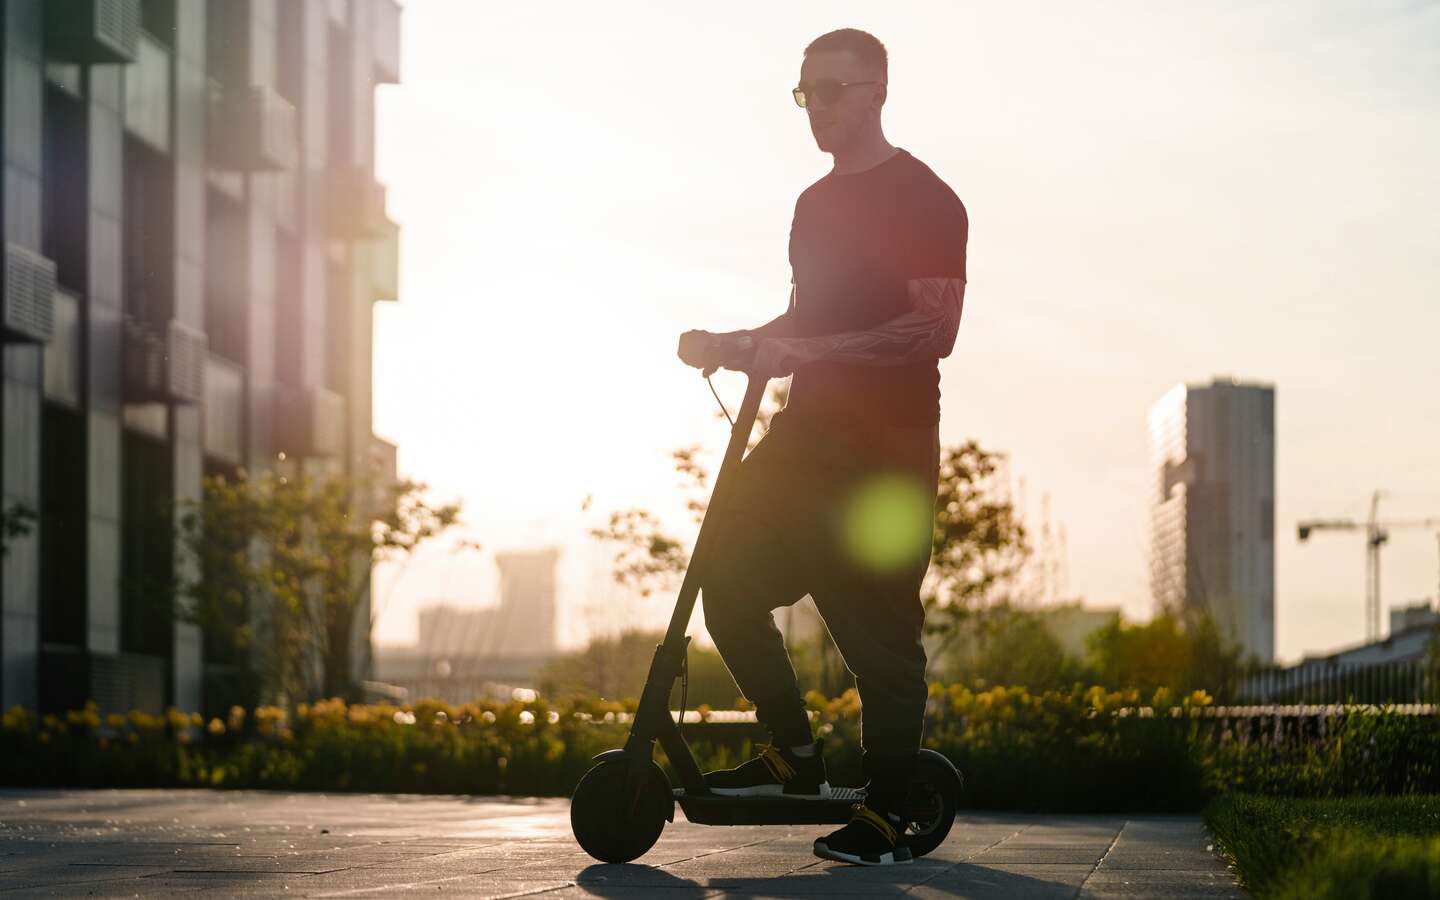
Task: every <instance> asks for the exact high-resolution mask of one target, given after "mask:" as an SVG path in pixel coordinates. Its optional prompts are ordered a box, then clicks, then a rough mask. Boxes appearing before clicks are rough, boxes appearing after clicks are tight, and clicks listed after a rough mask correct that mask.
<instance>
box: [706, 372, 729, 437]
mask: <svg viewBox="0 0 1440 900" xmlns="http://www.w3.org/2000/svg"><path fill="white" fill-rule="evenodd" d="M705 383H706V384H708V385H710V393H712V394H714V395H715V402H716V403H718V404H720V411H721V412H722V413H724V414H725V421H727V422H729V423H730V427H731V428H734V427H735V420H734V419H732V418H730V410H728V409H726V408H725V401H724V400H721V399H720V393H719V392H718V391H716V390H715V382H713V381H711V380H710V376H709V375H706V376H705Z"/></svg>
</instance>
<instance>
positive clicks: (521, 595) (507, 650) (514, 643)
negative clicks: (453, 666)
mask: <svg viewBox="0 0 1440 900" xmlns="http://www.w3.org/2000/svg"><path fill="white" fill-rule="evenodd" d="M559 560H560V551H559V550H556V549H554V548H546V549H543V550H522V551H515V552H512V553H498V554H496V555H495V562H496V563H497V564H498V565H499V566H500V603H499V604H498V605H496V606H490V607H484V608H481V609H465V608H461V607H454V606H448V605H443V604H441V605H435V606H427V607H425V608H424V609H421V610H420V613H419V620H420V641H419V645H418V649H419V651H420V653H421V654H422V655H424V656H427V657H440V656H480V657H516V656H549V655H551V654H553V653H554V652H555V567H556V564H557V563H558V562H559Z"/></svg>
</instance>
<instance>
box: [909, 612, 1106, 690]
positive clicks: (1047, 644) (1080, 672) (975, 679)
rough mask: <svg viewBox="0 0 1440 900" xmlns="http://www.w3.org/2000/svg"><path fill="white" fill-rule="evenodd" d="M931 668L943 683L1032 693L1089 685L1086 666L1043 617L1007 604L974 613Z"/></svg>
mask: <svg viewBox="0 0 1440 900" xmlns="http://www.w3.org/2000/svg"><path fill="white" fill-rule="evenodd" d="M933 668H934V669H935V674H936V675H937V676H938V677H940V678H942V679H945V680H951V681H959V682H962V683H966V684H976V683H983V684H985V685H988V686H994V685H1008V686H1013V687H1025V688H1029V689H1030V690H1032V691H1044V690H1063V689H1066V688H1069V687H1070V686H1071V685H1073V684H1075V683H1076V682H1083V681H1086V680H1088V673H1087V672H1086V670H1085V667H1084V666H1083V665H1082V664H1081V663H1080V661H1078V660H1076V659H1073V658H1071V657H1070V656H1069V655H1067V654H1066V653H1065V651H1064V648H1062V647H1061V645H1060V642H1059V641H1058V640H1056V638H1055V636H1054V635H1053V634H1052V633H1051V631H1050V629H1049V628H1047V627H1046V625H1045V619H1044V613H1041V612H1033V611H1030V610H1024V609H1018V608H1016V607H1013V606H1011V605H1009V604H1008V603H1001V604H999V605H997V606H989V607H982V608H979V609H975V610H973V611H972V612H971V614H970V615H969V616H968V617H967V618H966V628H965V629H964V630H963V631H959V632H957V633H956V634H955V635H954V638H953V639H952V640H951V641H950V642H949V652H948V653H947V654H945V656H944V657H942V658H940V659H939V660H937V662H936V664H935V665H934V667H933Z"/></svg>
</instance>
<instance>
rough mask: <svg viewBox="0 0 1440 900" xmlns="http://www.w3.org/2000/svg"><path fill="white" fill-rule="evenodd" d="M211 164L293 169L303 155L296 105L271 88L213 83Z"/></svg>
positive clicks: (237, 168) (240, 168) (239, 169)
mask: <svg viewBox="0 0 1440 900" xmlns="http://www.w3.org/2000/svg"><path fill="white" fill-rule="evenodd" d="M209 130H210V164H211V166H213V167H214V168H217V169H224V170H229V171H236V172H274V171H289V170H291V169H294V168H295V166H296V165H297V163H298V161H299V142H298V138H297V134H298V132H297V130H296V121H295V107H294V106H293V105H291V103H290V101H288V100H286V99H285V98H284V97H282V96H280V94H279V93H277V92H276V91H275V90H273V89H272V88H267V87H261V86H259V85H251V86H250V87H247V88H229V87H224V86H221V85H220V84H219V83H218V82H214V81H212V82H211V84H210V120H209Z"/></svg>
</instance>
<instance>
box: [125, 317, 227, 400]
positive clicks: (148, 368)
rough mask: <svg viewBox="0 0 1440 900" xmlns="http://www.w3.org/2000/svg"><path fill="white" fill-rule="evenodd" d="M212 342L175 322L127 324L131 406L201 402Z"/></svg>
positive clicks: (127, 386) (127, 392)
mask: <svg viewBox="0 0 1440 900" xmlns="http://www.w3.org/2000/svg"><path fill="white" fill-rule="evenodd" d="M208 344H209V342H208V340H207V339H206V337H205V334H204V333H203V332H200V331H197V330H195V329H194V328H191V327H190V326H188V325H185V324H183V323H181V322H177V321H175V320H173V319H172V320H171V321H169V322H167V323H166V324H165V325H164V326H163V328H157V327H155V326H154V325H151V324H149V323H147V322H143V321H141V320H138V319H127V320H126V322H125V348H124V359H125V400H126V402H127V403H199V402H200V401H201V399H202V398H203V397H204V393H205V358H206V355H207V353H208Z"/></svg>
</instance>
